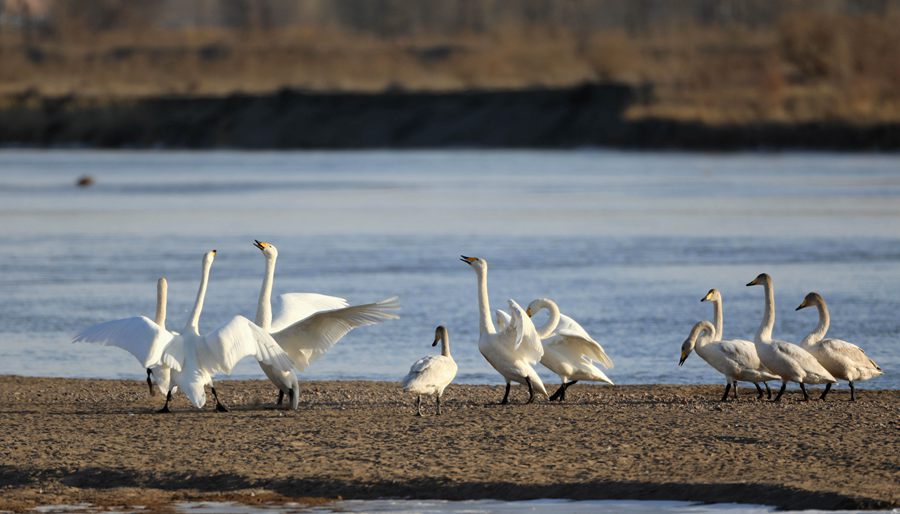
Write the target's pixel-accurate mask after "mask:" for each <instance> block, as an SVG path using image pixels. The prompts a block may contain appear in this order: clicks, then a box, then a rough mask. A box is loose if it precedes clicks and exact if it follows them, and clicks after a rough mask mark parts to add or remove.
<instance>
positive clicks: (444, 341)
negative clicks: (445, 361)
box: [441, 328, 450, 357]
mask: <svg viewBox="0 0 900 514" xmlns="http://www.w3.org/2000/svg"><path fill="white" fill-rule="evenodd" d="M441 355H443V356H444V357H450V333H449V332H447V329H446V328H444V329H442V330H441Z"/></svg>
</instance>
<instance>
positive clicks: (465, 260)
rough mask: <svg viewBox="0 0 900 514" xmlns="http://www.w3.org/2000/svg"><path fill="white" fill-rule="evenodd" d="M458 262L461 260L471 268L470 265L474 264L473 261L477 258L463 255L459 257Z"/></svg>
mask: <svg viewBox="0 0 900 514" xmlns="http://www.w3.org/2000/svg"><path fill="white" fill-rule="evenodd" d="M459 260H461V261H463V262H465V263H466V264H468V265H469V266H471V265H472V263H474V262H475V261H477V260H478V257H466V256H465V255H460V256H459Z"/></svg>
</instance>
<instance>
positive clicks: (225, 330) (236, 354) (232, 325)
mask: <svg viewBox="0 0 900 514" xmlns="http://www.w3.org/2000/svg"><path fill="white" fill-rule="evenodd" d="M215 255H216V251H215V250H212V251H210V252H207V253H206V254H205V255H204V256H203V275H202V277H201V279H200V287H199V289H198V291H197V299H196V300H195V301H194V309H193V311H192V313H191V317H190V319H189V320H188V322H187V324H186V325H185V327H184V330H182V332H181V334H179V335H177V336H175V337H174V338H173V339H172V340H171V341H170V342H169V344H168V345H166V347H165V350H164V351H163V352H162V358H161V360H160V363H161V364H162V365H165V366H168V367H170V368H172V371H171V379H172V380H171V381H172V384H174V386H177V387H178V388H179V389H181V390H182V392H184V394H185V395H186V396H187V397H188V399H189V400H190V402H191V404H192V405H194V407H197V408H198V409H199V408H202V407H203V406H204V405H205V404H206V391H204V387H205V386H206V385H209V386H210V388H211V389H212V393H213V396H214V397H215V400H216V410H217V411H220V412H227V411H228V409H226V408H225V406H224V405H222V403H221V402H220V401H219V395H218V394H217V393H216V388H215V385H214V384H213V380H212V376H213V374H215V373H219V372H221V373H226V374H228V373H231V370H232V369H233V368H234V366H235V364H237V363H238V361H240V360H241V359H243V358H244V357H249V356H251V355H252V356H254V357H255V358H256V359H257V360H259V361H262V362H265V363H266V364H269V365H270V366H272V367H274V368H275V369H276V370H278V371H289V370H290V369H291V368H292V363H291V360H290V358H288V356H287V354H285V352H284V351H283V350H282V349H281V348H280V347H279V346H278V344H277V343H276V342H275V340H274V339H272V338H271V336H269V334H267V333H266V332H265V331H264V330H263V329H261V328H259V327H258V326H256V324H254V323H253V322H252V321H250V320H249V319H247V318H245V317H243V316H235V317H234V318H232V319H231V320H230V321H229V322H228V323H226V324H225V325H223V326H222V327H220V328H218V329H217V330H214V331H213V332H210V333H207V334H203V335H201V334H200V329H199V324H200V313H201V312H202V310H203V301H204V299H205V298H206V288H207V285H208V283H209V270H210V268H211V267H212V263H213V259H214V258H215ZM174 389H175V388H174V387H172V388H171V389H169V392H168V393H167V394H166V403H165V405H164V406H163V408H162V409H160V412H169V402H170V401H171V399H172V392H173V391H174Z"/></svg>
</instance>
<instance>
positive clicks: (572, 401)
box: [0, 376, 900, 511]
mask: <svg viewBox="0 0 900 514" xmlns="http://www.w3.org/2000/svg"><path fill="white" fill-rule="evenodd" d="M216 385H217V390H218V393H219V396H220V397H221V399H222V401H223V402H224V403H225V404H226V405H228V406H229V408H230V409H231V412H229V413H217V412H215V411H213V410H212V406H211V405H207V406H206V408H205V409H204V410H202V411H199V410H196V409H194V408H192V407H190V406H189V405H188V403H187V402H186V400H185V399H184V396H183V395H181V394H180V393H179V394H177V395H176V401H175V402H174V403H173V411H174V412H173V413H171V414H167V415H162V414H156V413H155V410H156V409H158V408H159V407H160V406H161V405H162V398H160V397H159V396H158V395H157V396H155V397H151V396H149V394H148V391H147V386H146V384H145V383H144V382H143V381H141V380H130V381H128V380H124V381H123V380H85V379H63V378H25V377H15V376H0V510H16V511H18V510H25V509H30V508H34V507H36V506H39V505H47V504H58V503H68V504H73V503H80V502H88V503H92V504H95V505H118V506H122V505H126V506H133V505H150V506H153V510H154V511H156V510H162V509H163V507H164V506H165V505H166V504H167V503H168V502H171V501H189V500H194V499H200V500H217V501H225V500H234V501H242V502H248V503H256V502H259V501H275V502H278V503H284V502H285V501H301V502H303V501H305V500H304V499H303V498H308V497H325V498H335V497H338V496H340V497H343V498H347V499H373V498H384V497H405V498H433V499H450V500H460V499H477V498H495V499H504V500H521V499H532V498H571V499H628V498H633V499H645V500H650V499H666V500H685V501H699V502H740V503H753V504H767V505H774V506H778V507H782V508H791V509H812V508H816V509H854V510H855V509H866V508H891V507H896V506H898V505H900V498H898V490H897V466H898V453H897V452H896V446H897V438H896V423H897V419H898V407H900V392H898V391H874V390H872V391H865V392H864V394H862V395H861V396H860V399H859V401H857V402H855V403H851V402H849V401H848V399H849V398H848V396H849V395H848V393H847V391H846V389H840V390H837V391H835V392H833V393H832V394H831V395H830V396H829V398H828V401H810V402H800V401H798V397H799V392H797V391H793V390H792V391H789V393H788V395H787V396H786V397H785V398H784V400H783V401H782V402H781V403H773V402H768V401H757V400H756V399H755V394H753V393H752V392H751V391H750V390H749V389H747V390H744V394H742V395H741V398H740V400H739V401H736V402H735V401H731V402H727V403H720V402H719V401H718V399H719V395H720V393H721V387H720V386H719V385H714V386H713V385H709V386H670V385H638V386H596V385H589V384H581V383H579V384H578V385H576V386H574V387H572V388H571V389H570V390H569V393H568V402H567V403H566V404H559V403H556V402H553V403H549V402H547V400H545V399H539V400H537V401H536V402H535V403H534V404H531V405H525V404H524V403H523V402H524V400H525V398H526V393H525V391H524V390H523V388H522V387H520V386H516V387H515V388H514V390H513V393H512V396H511V399H512V404H510V405H507V406H501V405H497V402H498V401H499V399H500V397H501V396H502V394H503V388H502V386H486V385H456V384H453V385H451V386H450V387H449V388H448V389H447V391H446V392H445V395H444V401H443V402H442V403H443V409H444V414H443V415H442V416H440V417H437V416H434V415H433V410H434V407H433V403H432V402H426V406H425V407H424V408H423V411H424V412H425V414H426V415H425V417H422V418H417V417H416V416H414V412H415V409H414V399H413V398H412V397H411V396H410V395H406V394H404V393H402V392H401V391H400V389H399V386H398V384H397V383H391V382H344V381H339V382H305V381H304V382H303V383H302V386H301V392H300V395H301V396H300V408H299V410H297V411H293V412H291V411H283V410H276V409H275V408H274V407H273V404H274V401H275V396H276V395H275V391H274V389H273V388H272V387H271V385H270V383H269V382H268V381H265V380H253V381H230V380H223V381H217V382H216Z"/></svg>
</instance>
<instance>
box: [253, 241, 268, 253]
mask: <svg viewBox="0 0 900 514" xmlns="http://www.w3.org/2000/svg"><path fill="white" fill-rule="evenodd" d="M253 246H255V247H257V248H259V249H260V250H265V249H266V247H267V246H269V243H264V242H262V241H260V240H259V239H254V240H253Z"/></svg>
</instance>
